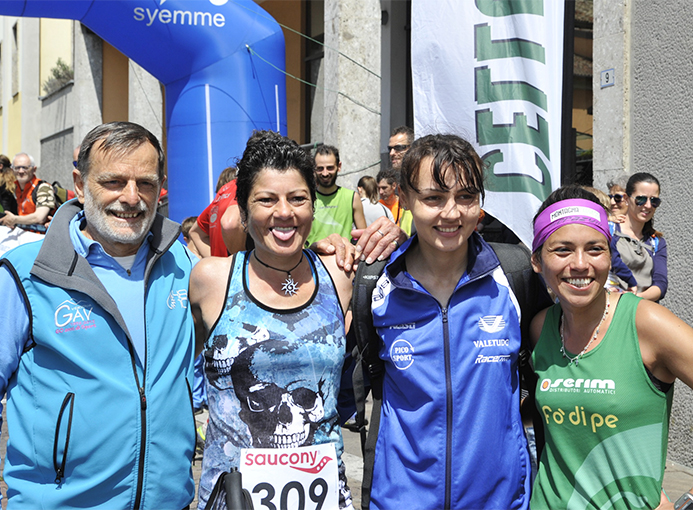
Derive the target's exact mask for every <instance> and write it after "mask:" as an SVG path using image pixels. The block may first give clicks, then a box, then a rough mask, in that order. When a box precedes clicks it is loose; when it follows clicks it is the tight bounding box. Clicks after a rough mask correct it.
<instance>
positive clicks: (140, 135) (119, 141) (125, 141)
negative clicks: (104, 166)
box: [77, 122, 165, 184]
mask: <svg viewBox="0 0 693 510" xmlns="http://www.w3.org/2000/svg"><path fill="white" fill-rule="evenodd" d="M101 140H103V143H102V144H101V147H100V149H101V150H102V151H103V153H104V154H109V153H114V154H116V155H118V156H121V155H124V154H127V153H129V152H132V151H134V150H136V149H138V148H139V147H140V146H141V145H142V144H144V143H147V142H149V143H150V144H152V147H154V149H156V152H157V155H158V164H157V172H158V174H159V184H161V183H163V182H164V161H165V156H164V151H163V150H162V149H161V144H160V143H159V140H157V139H156V136H154V135H153V134H152V133H151V132H150V131H149V130H148V129H146V128H144V127H142V126H140V125H139V124H135V123H134V122H109V123H108V124H101V125H100V126H97V127H95V128H94V129H92V130H91V131H89V133H87V136H85V137H84V140H83V141H82V143H81V145H80V149H79V158H78V160H77V169H78V170H79V173H80V174H81V175H82V179H86V178H87V175H88V174H89V170H90V168H91V157H92V151H91V149H92V148H93V147H94V145H95V144H96V143H97V142H99V141H101Z"/></svg>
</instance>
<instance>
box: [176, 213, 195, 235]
mask: <svg viewBox="0 0 693 510" xmlns="http://www.w3.org/2000/svg"><path fill="white" fill-rule="evenodd" d="M195 223H197V216H188V217H187V218H185V219H184V220H183V221H182V222H181V224H180V226H181V230H182V233H183V237H185V238H186V239H187V238H189V237H190V229H191V228H192V227H193V225H194V224H195Z"/></svg>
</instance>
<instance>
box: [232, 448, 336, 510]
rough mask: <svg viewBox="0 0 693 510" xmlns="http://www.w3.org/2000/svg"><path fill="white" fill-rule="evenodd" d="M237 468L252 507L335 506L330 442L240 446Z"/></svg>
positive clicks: (328, 509) (312, 509) (309, 509)
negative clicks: (278, 445)
mask: <svg viewBox="0 0 693 510" xmlns="http://www.w3.org/2000/svg"><path fill="white" fill-rule="evenodd" d="M239 471H240V472H241V474H242V475H243V488H244V489H247V490H248V492H250V495H251V496H252V498H253V505H254V506H255V508H256V509H261V508H267V509H270V510H321V509H322V510H338V509H339V493H338V489H339V475H338V473H337V452H336V451H335V447H334V444H332V443H327V444H320V445H314V446H301V447H298V448H282V449H276V448H243V449H241V463H240V466H239Z"/></svg>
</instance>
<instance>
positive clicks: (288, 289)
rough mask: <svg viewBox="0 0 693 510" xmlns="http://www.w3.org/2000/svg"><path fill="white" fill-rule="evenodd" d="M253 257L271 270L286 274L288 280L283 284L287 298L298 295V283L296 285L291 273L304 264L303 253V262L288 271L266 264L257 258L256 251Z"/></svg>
mask: <svg viewBox="0 0 693 510" xmlns="http://www.w3.org/2000/svg"><path fill="white" fill-rule="evenodd" d="M253 255H254V256H255V260H257V261H258V262H259V263H260V264H262V265H263V266H265V267H268V268H270V269H274V270H275V271H281V272H282V273H286V280H284V283H282V290H283V291H284V295H285V296H293V295H294V294H296V292H298V283H296V282H295V281H294V279H293V277H292V276H291V271H293V270H294V269H296V268H297V267H298V266H300V265H301V262H303V252H301V260H299V261H298V264H296V265H295V266H294V267H292V268H291V269H289V270H288V271H287V270H286V269H280V268H278V267H273V266H270V265H269V264H265V263H264V262H263V261H261V260H260V259H259V258H258V257H257V253H255V251H253Z"/></svg>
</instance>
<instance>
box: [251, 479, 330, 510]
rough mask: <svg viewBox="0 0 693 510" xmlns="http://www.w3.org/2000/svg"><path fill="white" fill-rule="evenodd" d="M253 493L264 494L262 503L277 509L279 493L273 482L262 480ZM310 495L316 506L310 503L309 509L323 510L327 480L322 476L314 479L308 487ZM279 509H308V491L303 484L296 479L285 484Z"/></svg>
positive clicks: (271, 509) (270, 508)
mask: <svg viewBox="0 0 693 510" xmlns="http://www.w3.org/2000/svg"><path fill="white" fill-rule="evenodd" d="M251 494H261V495H262V494H264V496H263V497H262V498H261V499H260V504H261V505H262V506H264V507H266V508H268V509H269V510H277V505H275V503H274V502H275V501H276V499H275V496H276V495H277V493H276V492H275V489H274V486H273V485H272V484H270V483H267V482H260V483H259V484H257V485H256V486H255V487H253V490H252V492H251ZM308 497H309V498H310V500H311V501H312V502H313V503H315V506H312V505H309V506H308V509H312V508H315V510H321V509H322V508H323V505H324V504H325V500H326V499H327V482H326V481H325V480H324V479H322V478H316V479H315V480H313V483H311V484H310V488H309V489H308ZM253 499H255V498H254V497H253ZM279 510H306V492H305V489H304V487H303V484H301V483H300V482H297V481H295V480H294V481H291V482H289V483H287V484H286V485H284V487H283V488H282V490H281V494H280V495H279Z"/></svg>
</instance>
